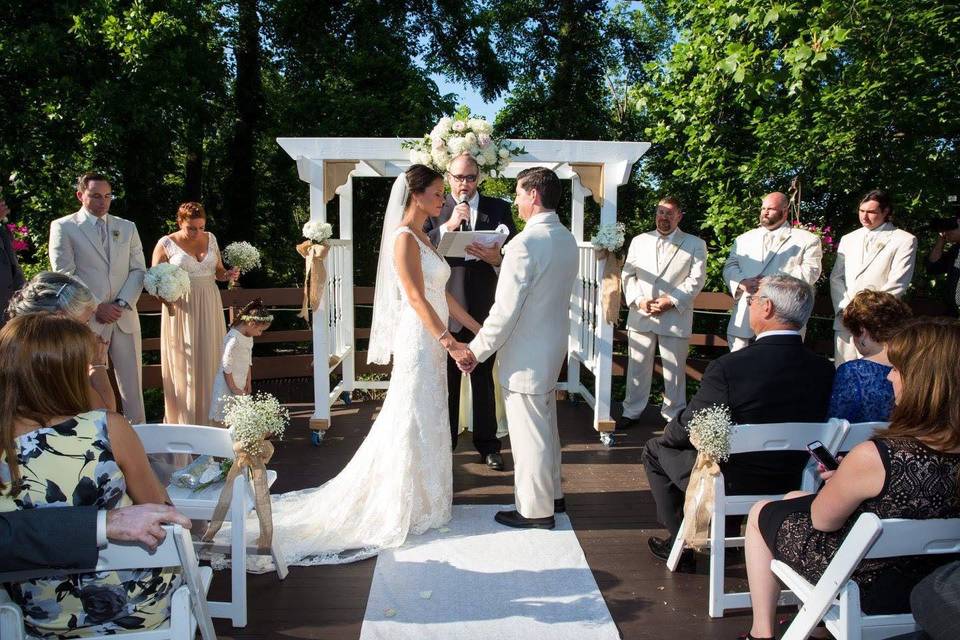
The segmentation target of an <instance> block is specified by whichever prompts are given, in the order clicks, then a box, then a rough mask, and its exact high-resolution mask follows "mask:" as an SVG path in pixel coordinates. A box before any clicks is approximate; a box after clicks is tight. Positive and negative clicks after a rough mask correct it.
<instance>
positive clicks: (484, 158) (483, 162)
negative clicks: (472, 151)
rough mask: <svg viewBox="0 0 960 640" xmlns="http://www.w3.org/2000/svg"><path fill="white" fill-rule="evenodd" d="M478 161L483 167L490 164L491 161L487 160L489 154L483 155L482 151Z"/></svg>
mask: <svg viewBox="0 0 960 640" xmlns="http://www.w3.org/2000/svg"><path fill="white" fill-rule="evenodd" d="M476 161H477V165H479V166H481V167H485V166H487V165H488V164H490V163H489V161H488V160H487V156H485V155H483V154H482V153H481V154H480V155H478V156H477V157H476Z"/></svg>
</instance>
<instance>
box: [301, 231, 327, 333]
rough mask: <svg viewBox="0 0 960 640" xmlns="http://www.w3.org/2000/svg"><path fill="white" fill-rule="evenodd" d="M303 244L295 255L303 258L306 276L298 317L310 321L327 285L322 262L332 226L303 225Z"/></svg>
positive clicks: (325, 272)
mask: <svg viewBox="0 0 960 640" xmlns="http://www.w3.org/2000/svg"><path fill="white" fill-rule="evenodd" d="M303 237H304V238H306V240H304V241H303V242H301V243H300V244H298V245H297V253H299V254H300V255H301V256H303V259H304V263H305V268H304V270H305V271H306V274H305V275H304V280H303V305H302V306H301V307H300V314H299V315H300V317H301V318H303V319H304V320H306V321H307V322H309V321H310V312H311V311H316V310H317V309H319V308H320V301H321V300H323V290H324V288H325V287H326V284H327V266H326V264H325V263H324V260H326V258H327V254H328V253H329V252H330V246H329V245H328V244H327V240H329V239H330V238H332V237H333V226H332V225H331V224H330V223H329V222H320V221H319V220H308V221H307V223H306V224H305V225H303Z"/></svg>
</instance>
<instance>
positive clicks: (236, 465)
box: [203, 440, 273, 553]
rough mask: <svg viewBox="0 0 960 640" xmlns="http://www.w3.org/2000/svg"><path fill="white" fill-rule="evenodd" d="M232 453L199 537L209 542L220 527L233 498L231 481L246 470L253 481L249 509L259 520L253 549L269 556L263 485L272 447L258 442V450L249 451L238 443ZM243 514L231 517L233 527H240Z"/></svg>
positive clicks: (270, 521) (270, 515)
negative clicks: (257, 533)
mask: <svg viewBox="0 0 960 640" xmlns="http://www.w3.org/2000/svg"><path fill="white" fill-rule="evenodd" d="M233 450H234V452H235V453H236V454H237V455H236V456H235V457H234V460H233V466H232V467H230V471H228V472H227V480H226V484H225V485H224V487H223V490H222V491H221V492H220V499H219V500H218V501H217V507H216V509H214V511H213V518H211V519H210V524H209V525H207V530H206V531H205V532H204V534H203V540H204V541H207V542H209V541H210V540H213V537H214V536H215V535H216V534H217V531H219V530H220V527H222V526H223V518H224V517H225V516H226V515H227V511H228V510H229V509H230V501H231V500H232V499H233V481H234V479H236V477H237V476H238V475H240V474H241V473H244V471H246V470H248V469H249V471H250V478H251V480H252V481H253V506H254V509H255V510H256V512H257V518H258V519H259V520H260V538H259V539H258V540H257V548H258V549H259V550H260V552H261V553H270V550H271V547H272V543H273V511H272V510H271V508H270V487H269V486H268V484H267V463H268V462H270V458H272V457H273V444H271V443H270V442H268V441H266V440H264V441H263V442H261V443H260V446H259V450H258V451H256V452H251V451H249V450H248V449H246V448H244V446H243V444H242V443H239V442H236V443H234V445H233ZM245 517H246V514H244V513H240V514H234V518H233V526H234V527H242V526H244V523H243V521H244V518H245Z"/></svg>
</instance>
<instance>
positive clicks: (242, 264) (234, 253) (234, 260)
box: [223, 242, 260, 289]
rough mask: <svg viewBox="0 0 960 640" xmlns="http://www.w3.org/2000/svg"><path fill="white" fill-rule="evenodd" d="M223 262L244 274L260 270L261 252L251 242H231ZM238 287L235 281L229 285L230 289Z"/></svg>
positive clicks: (225, 249)
mask: <svg viewBox="0 0 960 640" xmlns="http://www.w3.org/2000/svg"><path fill="white" fill-rule="evenodd" d="M223 261H224V262H226V263H227V264H228V265H230V266H231V267H236V268H237V269H238V270H239V271H240V273H241V274H244V273H247V272H248V271H253V270H254V269H259V268H260V250H259V249H257V248H256V247H255V246H253V245H252V244H250V243H249V242H231V243H230V244H228V245H227V246H226V248H224V250H223ZM236 286H238V285H237V284H236V281H235V280H231V281H230V284H229V285H228V287H229V288H230V289H233V288H234V287H236Z"/></svg>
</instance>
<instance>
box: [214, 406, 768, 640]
mask: <svg viewBox="0 0 960 640" xmlns="http://www.w3.org/2000/svg"><path fill="white" fill-rule="evenodd" d="M379 407H380V403H378V402H363V403H355V404H353V405H351V406H349V407H335V411H334V416H333V427H332V428H331V430H330V431H329V432H328V435H327V439H326V441H325V442H324V444H323V446H322V447H320V448H314V447H312V446H310V443H309V437H308V432H307V428H306V426H305V425H306V418H307V417H308V416H309V415H310V413H311V412H312V407H311V406H310V405H301V406H298V405H291V410H292V414H293V416H294V421H293V425H292V426H291V428H290V429H289V430H288V432H287V437H286V439H285V440H284V441H283V442H281V443H279V444H278V447H277V453H276V456H275V458H274V460H273V461H272V462H271V467H272V468H275V469H276V470H277V471H278V473H279V479H278V481H277V483H276V485H275V486H274V488H273V490H274V492H283V491H289V490H293V489H301V488H305V487H310V486H316V485H317V484H319V483H322V482H324V481H326V480H327V479H329V478H331V477H333V476H334V475H336V473H337V472H338V471H339V470H340V469H341V468H342V467H343V466H344V465H345V464H346V462H347V461H348V460H349V459H350V457H351V456H352V455H353V452H354V451H355V450H356V449H357V447H358V446H359V444H360V442H362V440H363V438H364V437H365V435H366V433H367V431H368V430H369V428H370V425H371V424H372V421H373V418H374V416H375V415H376V411H377V410H378V409H379ZM647 415H649V416H650V419H649V420H645V421H644V426H637V427H635V428H633V429H631V430H629V431H627V432H624V433H623V434H617V436H616V445H615V446H614V447H612V448H606V447H604V446H602V445H601V444H600V442H599V438H598V437H597V435H596V433H594V432H593V430H592V428H591V427H590V418H591V411H590V409H589V407H587V406H585V405H582V404H580V405H572V404H569V403H560V437H561V440H562V443H563V482H564V491H565V493H566V497H567V510H568V513H569V515H570V518H571V520H572V522H573V526H574V529H575V530H576V533H577V537H578V538H579V540H580V544H581V546H582V547H583V550H584V552H585V554H586V558H587V562H588V563H589V565H590V567H591V569H592V570H593V574H594V576H595V577H596V580H597V584H598V585H599V587H600V590H601V592H602V593H603V596H604V598H605V599H606V602H607V606H608V607H609V608H610V612H611V614H612V615H613V619H614V620H615V621H616V623H617V625H618V627H619V628H620V631H621V633H622V636H623V638H625V639H628V640H633V639H637V640H642V639H647V638H649V639H651V640H652V639H654V638H664V637H669V638H671V639H673V640H679V639H687V638H705V639H715V638H716V639H719V638H725V639H731V638H736V637H737V635H738V634H739V633H740V632H743V631H746V630H747V629H748V627H749V620H750V618H749V615H748V614H747V613H744V612H736V613H733V614H728V616H727V617H726V618H723V619H720V620H711V619H710V618H709V617H708V616H707V601H706V598H707V574H706V572H707V562H706V557H705V556H701V557H699V558H698V571H697V574H695V575H694V574H671V573H669V572H668V571H667V570H666V568H665V567H664V564H663V563H662V562H660V561H658V560H656V559H654V558H653V557H652V556H651V555H650V554H649V552H648V551H647V544H646V540H647V537H648V536H649V535H651V534H654V535H662V531H658V525H657V523H656V518H655V516H654V505H653V499H652V497H651V496H650V492H649V491H648V487H647V482H646V477H645V475H644V472H643V467H642V465H641V464H640V452H641V447H642V446H643V443H644V441H645V440H646V438H647V437H649V436H650V435H652V434H653V433H654V432H655V431H656V430H658V429H660V428H661V427H662V422H661V421H660V419H659V416H658V415H657V413H656V411H654V410H653V408H649V409H648V412H647ZM467 440H468V438H461V441H460V445H459V447H458V449H457V451H456V453H455V454H454V501H455V502H456V503H460V504H467V503H493V504H509V503H511V502H512V501H513V500H512V494H513V486H512V483H513V474H512V472H511V470H512V466H513V465H512V459H511V458H510V455H509V453H510V451H509V440H507V441H506V442H505V447H504V454H505V459H506V461H507V471H506V472H495V471H491V470H489V469H487V467H486V466H484V465H482V464H480V461H479V456H478V455H477V454H476V453H474V452H473V449H472V445H471V443H469V442H468V441H467ZM318 517H322V514H318ZM375 562H376V560H375V559H370V560H366V561H363V562H358V563H355V564H350V565H340V566H324V567H291V569H290V575H289V576H288V577H287V579H286V580H284V581H282V582H280V581H278V580H277V579H276V576H275V575H272V574H270V575H250V576H249V624H248V625H247V627H245V628H243V629H234V628H232V627H231V626H230V624H229V622H227V621H223V620H220V621H216V626H217V633H218V635H219V637H220V638H224V639H237V640H241V639H254V638H256V639H266V638H323V639H325V640H341V639H344V640H347V639H349V640H355V639H356V638H358V637H359V635H360V626H361V623H362V621H363V614H364V610H365V608H366V602H367V595H368V593H369V588H370V582H371V579H372V577H373V569H374V565H375ZM728 575H734V576H737V575H739V576H740V578H742V576H743V571H742V566H739V567H737V566H735V567H733V568H731V569H730V570H729V571H728ZM228 576H229V574H228V573H225V572H220V573H218V574H217V577H216V578H215V580H214V585H213V590H212V592H211V596H212V597H215V598H217V597H223V596H225V587H226V583H227V577H228ZM733 587H737V588H745V581H744V580H742V579H738V578H736V577H734V578H733V579H731V580H728V589H731V588H733ZM478 640H480V639H478ZM497 640H507V639H506V638H502V639H497Z"/></svg>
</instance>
